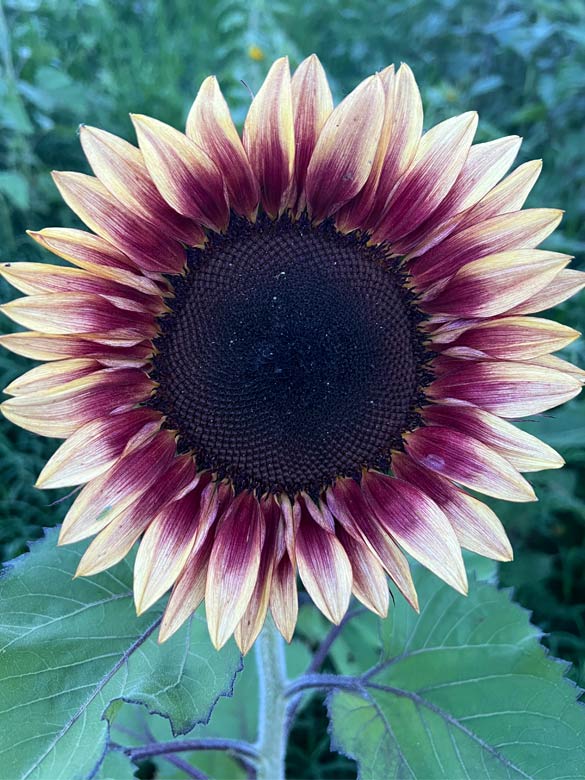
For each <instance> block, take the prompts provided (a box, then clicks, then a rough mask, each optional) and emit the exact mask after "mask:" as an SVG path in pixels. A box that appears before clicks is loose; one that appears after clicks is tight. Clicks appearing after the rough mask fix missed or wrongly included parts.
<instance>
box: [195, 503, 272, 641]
mask: <svg viewBox="0 0 585 780" xmlns="http://www.w3.org/2000/svg"><path fill="white" fill-rule="evenodd" d="M262 531H263V518H262V515H261V513H260V507H259V505H258V501H257V500H256V498H254V496H252V495H250V494H249V493H240V494H239V495H238V496H236V498H235V499H234V500H233V502H232V504H231V506H230V507H229V509H228V510H227V512H226V513H225V515H224V516H223V517H222V518H221V520H220V524H219V528H218V531H217V534H216V537H215V541H214V543H213V550H212V552H211V557H210V559H209V568H208V570H207V585H206V588H205V608H206V611H207V626H208V629H209V636H210V637H211V641H212V642H213V645H214V647H215V648H217V649H218V650H219V648H220V647H222V646H223V645H224V644H225V643H226V642H227V640H228V639H229V637H230V635H231V634H232V633H233V631H234V629H235V628H236V626H237V624H238V623H239V622H240V620H241V619H242V617H243V615H244V612H245V611H246V607H247V606H248V602H249V601H250V597H251V596H252V593H253V591H254V586H255V583H256V578H257V576H258V569H259V566H260V549H261V539H262Z"/></svg>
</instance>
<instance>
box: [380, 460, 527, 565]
mask: <svg viewBox="0 0 585 780" xmlns="http://www.w3.org/2000/svg"><path fill="white" fill-rule="evenodd" d="M392 470H393V472H394V474H395V475H396V476H397V477H398V478H399V479H402V480H404V481H405V482H410V483H411V484H414V485H417V486H418V487H420V488H421V490H423V491H424V492H425V493H426V494H427V495H428V496H430V497H431V498H432V499H433V501H435V502H436V503H437V505H438V506H439V507H440V508H441V509H442V510H443V512H444V513H445V514H446V516H447V518H448V519H449V522H450V523H451V525H452V526H453V530H454V531H455V534H456V536H457V539H458V541H459V544H460V545H461V546H462V547H465V549H467V550H471V551H472V552H476V553H478V554H479V555H484V556H486V557H487V558H493V559H494V560H496V561H510V560H512V557H513V556H512V547H511V545H510V542H509V540H508V537H507V536H506V532H505V531H504V528H503V526H502V524H501V523H500V521H499V520H498V518H497V517H496V515H495V514H494V512H493V511H492V510H491V509H490V508H489V507H488V506H486V505H485V504H483V503H482V502H481V501H478V500H477V499H476V498H474V497H473V496H470V495H468V494H467V493H464V492H463V491H462V490H460V489H459V488H458V487H456V486H455V485H453V484H452V483H451V482H450V481H449V480H447V479H444V478H443V477H441V476H439V475H438V474H436V473H433V472H431V471H429V470H428V469H426V468H424V467H423V466H421V465H419V464H417V463H415V462H414V461H413V460H412V459H411V458H409V457H408V455H406V454H405V453H403V452H397V453H395V454H394V455H393V456H392Z"/></svg>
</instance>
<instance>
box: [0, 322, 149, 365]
mask: <svg viewBox="0 0 585 780" xmlns="http://www.w3.org/2000/svg"><path fill="white" fill-rule="evenodd" d="M0 345H2V346H3V347H5V348H6V349H9V350H10V351H11V352H14V353H15V354H17V355H22V356H23V357H28V358H31V359H32V360H62V359H63V358H84V357H88V358H95V360H99V362H100V363H101V364H102V365H104V366H110V367H139V366H142V365H144V363H146V362H147V361H148V360H150V358H151V356H152V352H153V347H152V344H150V343H149V342H144V343H139V344H134V340H133V339H131V340H130V341H128V340H126V339H120V340H116V339H112V338H107V336H105V335H104V337H103V338H102V337H100V336H99V335H98V336H94V335H92V334H87V333H86V334H84V336H83V338H81V337H77V336H60V335H55V334H49V333H39V332H37V331H27V332H25V333H7V334H5V335H4V336H0Z"/></svg>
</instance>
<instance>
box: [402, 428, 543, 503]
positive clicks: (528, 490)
mask: <svg viewBox="0 0 585 780" xmlns="http://www.w3.org/2000/svg"><path fill="white" fill-rule="evenodd" d="M404 442H405V446H406V451H407V453H408V454H409V455H410V457H411V458H412V459H413V460H414V461H415V462H416V463H418V464H419V465H420V466H424V467H425V468H427V469H429V471H434V472H435V473H437V474H440V475H441V476H443V477H447V478H448V479H452V480H455V482H459V483H460V484H461V485H465V486H466V487H469V488H471V489H472V490H477V491H478V492H480V493H485V494H486V495H488V496H493V497H494V498H502V499H504V500H507V501H536V496H535V495H534V490H533V489H532V487H531V485H530V484H529V483H528V482H527V481H526V480H525V479H524V477H523V476H522V475H521V474H520V472H519V471H517V470H516V469H515V468H514V467H513V466H512V465H511V464H510V463H509V462H508V461H507V460H506V459H505V458H503V457H502V456H501V455H498V453H497V452H495V450H493V449H490V447H488V446H486V445H485V444H483V443H482V442H480V441H478V440H477V439H474V438H473V437H472V436H469V435H468V434H467V433H461V432H460V431H457V430H453V429H451V428H443V427H440V426H438V425H431V426H428V427H422V428H418V429H417V430H416V431H413V432H412V433H409V434H406V435H405V436H404Z"/></svg>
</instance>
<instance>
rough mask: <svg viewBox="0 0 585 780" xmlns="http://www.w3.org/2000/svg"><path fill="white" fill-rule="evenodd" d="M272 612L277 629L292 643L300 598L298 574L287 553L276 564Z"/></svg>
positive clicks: (272, 592)
mask: <svg viewBox="0 0 585 780" xmlns="http://www.w3.org/2000/svg"><path fill="white" fill-rule="evenodd" d="M270 611H271V613H272V617H273V619H274V622H275V624H276V627H277V628H278V630H279V631H280V633H281V634H282V636H283V637H284V638H285V640H286V641H287V642H290V641H291V640H292V638H293V634H294V630H295V626H296V623H297V617H298V614H299V598H298V594H297V577H296V573H295V570H294V567H293V565H292V563H291V562H290V558H289V557H288V554H287V553H285V554H284V555H283V557H282V558H281V559H280V561H279V562H278V563H277V564H276V566H275V569H274V572H273V575H272V588H271V591H270Z"/></svg>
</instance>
